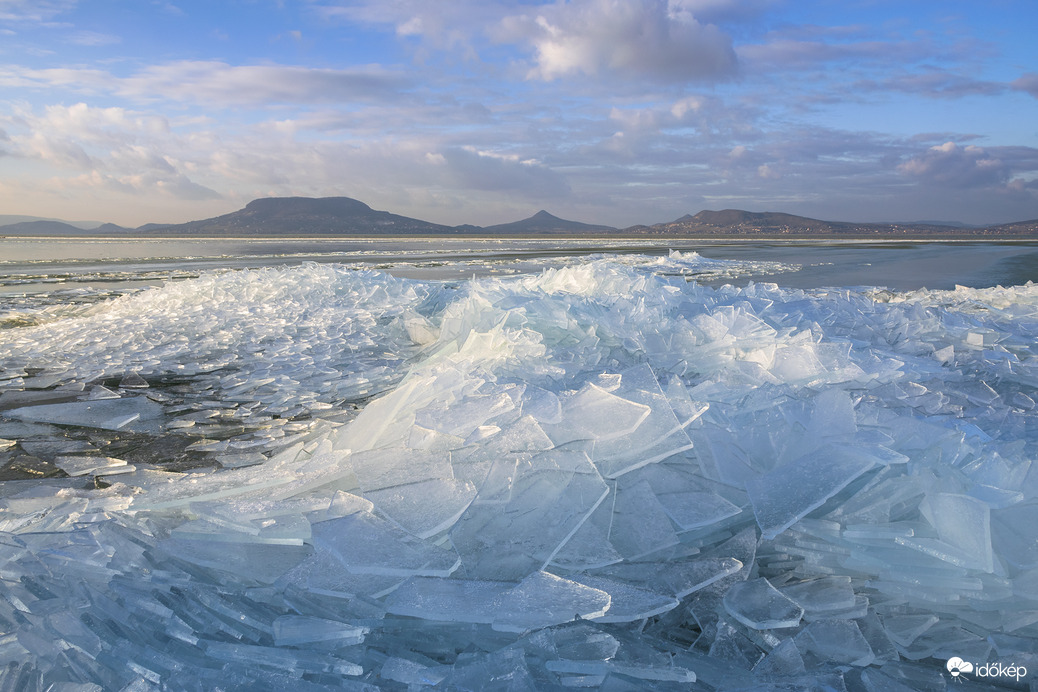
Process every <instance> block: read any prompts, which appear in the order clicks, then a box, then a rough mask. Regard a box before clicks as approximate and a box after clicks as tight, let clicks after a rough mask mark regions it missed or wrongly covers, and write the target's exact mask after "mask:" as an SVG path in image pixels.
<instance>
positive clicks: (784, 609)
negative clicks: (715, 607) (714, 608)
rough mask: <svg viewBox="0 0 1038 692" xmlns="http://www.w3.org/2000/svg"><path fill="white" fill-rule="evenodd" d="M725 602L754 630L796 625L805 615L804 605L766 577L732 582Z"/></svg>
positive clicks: (742, 621)
mask: <svg viewBox="0 0 1038 692" xmlns="http://www.w3.org/2000/svg"><path fill="white" fill-rule="evenodd" d="M723 602H724V608H725V610H727V611H728V613H729V614H730V615H731V616H732V617H734V618H735V619H736V620H738V621H739V622H741V623H742V624H744V625H746V626H747V627H750V628H752V629H755V630H769V629H780V628H784V627H796V626H797V625H799V624H800V618H801V617H803V615H804V609H803V608H801V607H800V606H799V605H797V603H796V602H794V601H793V600H792V599H790V598H788V597H787V596H785V595H783V594H782V592H781V591H779V590H778V589H776V588H775V587H774V586H772V585H771V582H769V581H768V580H767V579H763V578H761V579H754V580H752V581H743V582H736V583H735V584H732V586H731V587H730V588H729V589H728V591H727V593H725V595H724V599H723Z"/></svg>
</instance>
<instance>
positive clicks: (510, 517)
mask: <svg viewBox="0 0 1038 692" xmlns="http://www.w3.org/2000/svg"><path fill="white" fill-rule="evenodd" d="M608 494H609V488H608V487H607V486H606V484H605V482H604V481H603V480H602V478H601V476H599V474H598V471H597V470H596V469H595V467H594V465H593V464H591V461H590V460H589V459H588V457H587V455H586V454H585V453H584V452H582V451H579V450H570V449H557V450H552V451H548V452H543V453H541V454H538V455H535V456H533V457H531V458H530V459H528V460H523V461H520V462H519V466H518V468H517V469H516V477H515V480H514V481H513V483H512V490H511V495H510V497H509V498H508V501H507V502H503V503H495V504H473V505H471V506H470V507H469V508H468V510H467V511H466V512H465V513H464V514H463V515H462V517H461V519H459V520H458V522H457V523H456V524H455V525H454V527H453V528H452V529H451V532H450V536H451V540H452V542H453V544H454V546H455V548H456V549H457V551H458V553H459V554H460V555H461V559H462V561H463V563H464V565H465V570H466V573H467V574H469V575H470V576H473V577H479V578H486V579H497V580H509V579H521V578H523V577H524V576H525V575H527V574H530V573H531V572H532V571H536V570H539V569H542V568H543V567H544V566H546V565H547V564H548V563H549V562H550V561H551V560H552V559H553V558H554V556H555V555H556V554H557V553H558V552H559V551H560V550H561V549H562V547H563V546H564V545H565V544H566V542H567V541H569V540H570V539H571V538H572V537H573V536H574V534H576V533H577V531H578V529H579V528H580V527H581V525H582V524H583V523H584V522H585V521H587V519H588V517H589V516H590V515H591V513H592V512H593V511H594V510H595V509H596V508H597V507H599V506H600V505H601V504H602V502H603V500H605V499H606V496H607V495H608ZM503 536H507V537H508V538H507V539H506V540H498V537H503Z"/></svg>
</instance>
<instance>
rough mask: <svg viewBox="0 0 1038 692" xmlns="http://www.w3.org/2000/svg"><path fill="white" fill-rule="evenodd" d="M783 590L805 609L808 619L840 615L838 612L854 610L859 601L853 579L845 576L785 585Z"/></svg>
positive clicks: (805, 615)
mask: <svg viewBox="0 0 1038 692" xmlns="http://www.w3.org/2000/svg"><path fill="white" fill-rule="evenodd" d="M781 591H782V593H783V594H784V595H786V596H787V597H789V598H791V599H793V600H794V601H796V602H797V604H799V605H800V606H801V607H802V608H803V609H804V617H805V618H806V619H808V620H817V619H819V618H824V617H838V615H837V614H842V613H843V612H845V611H851V610H853V609H854V606H855V604H856V603H857V600H856V597H855V595H854V589H853V588H852V587H851V579H850V577H844V576H835V577H823V578H821V579H812V580H810V581H803V582H800V583H798V584H792V585H788V586H783V587H782V589H781Z"/></svg>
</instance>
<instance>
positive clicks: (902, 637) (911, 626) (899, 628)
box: [883, 613, 940, 646]
mask: <svg viewBox="0 0 1038 692" xmlns="http://www.w3.org/2000/svg"><path fill="white" fill-rule="evenodd" d="M938 622H940V618H938V617H937V616H936V615H934V614H933V613H921V614H918V615H888V616H886V617H884V618H883V628H884V629H885V630H886V633H887V636H888V637H890V639H891V640H893V641H894V642H895V643H897V644H900V645H901V646H911V645H912V642H914V641H915V640H916V639H917V638H918V637H919V635H921V634H922V633H923V632H925V631H926V630H928V629H930V628H931V627H933V626H934V625H936V624H937V623H938Z"/></svg>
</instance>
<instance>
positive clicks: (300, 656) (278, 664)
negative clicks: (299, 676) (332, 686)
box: [205, 641, 364, 675]
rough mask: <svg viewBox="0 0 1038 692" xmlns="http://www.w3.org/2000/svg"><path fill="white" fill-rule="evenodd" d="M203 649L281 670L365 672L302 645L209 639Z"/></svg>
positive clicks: (223, 657) (214, 655)
mask: <svg viewBox="0 0 1038 692" xmlns="http://www.w3.org/2000/svg"><path fill="white" fill-rule="evenodd" d="M205 651H206V653H207V654H208V655H209V656H211V657H212V658H214V659H216V660H219V661H228V662H231V663H240V664H244V665H247V666H260V667H261V668H274V669H276V670H280V671H292V672H296V671H298V672H299V673H331V674H335V675H362V674H363V673H364V669H363V668H362V667H360V666H359V665H357V664H356V663H351V662H349V661H344V660H342V659H340V658H338V657H336V656H333V655H329V654H326V653H323V652H317V651H307V650H305V649H288V648H279V647H272V646H256V645H253V644H241V643H237V642H235V643H233V644H232V643H225V642H214V641H210V642H207V643H206V647H205Z"/></svg>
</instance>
